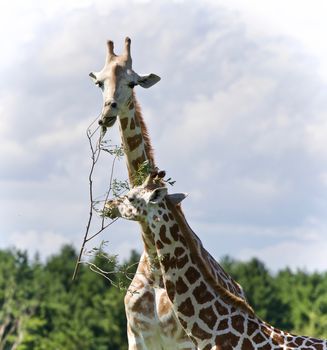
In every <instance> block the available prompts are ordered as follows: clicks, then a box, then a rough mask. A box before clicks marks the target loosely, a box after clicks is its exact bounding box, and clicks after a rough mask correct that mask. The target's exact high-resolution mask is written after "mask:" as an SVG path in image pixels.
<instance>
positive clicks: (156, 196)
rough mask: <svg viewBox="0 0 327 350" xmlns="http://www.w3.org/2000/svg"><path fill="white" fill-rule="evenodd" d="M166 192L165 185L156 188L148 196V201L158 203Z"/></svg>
mask: <svg viewBox="0 0 327 350" xmlns="http://www.w3.org/2000/svg"><path fill="white" fill-rule="evenodd" d="M167 193H168V190H167V188H166V187H159V188H156V189H155V190H153V191H152V192H151V194H150V197H149V199H148V203H151V204H158V203H160V202H161V201H162V200H163V199H164V198H165V196H166V195H167Z"/></svg>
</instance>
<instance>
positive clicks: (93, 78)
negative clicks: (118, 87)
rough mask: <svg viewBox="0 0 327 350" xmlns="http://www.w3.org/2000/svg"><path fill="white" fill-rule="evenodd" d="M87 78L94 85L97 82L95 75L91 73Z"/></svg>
mask: <svg viewBox="0 0 327 350" xmlns="http://www.w3.org/2000/svg"><path fill="white" fill-rule="evenodd" d="M89 77H90V78H91V79H92V81H93V82H94V83H95V82H96V81H97V77H96V75H95V73H94V72H91V73H90V74H89Z"/></svg>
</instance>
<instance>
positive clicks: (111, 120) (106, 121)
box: [98, 115, 117, 128]
mask: <svg viewBox="0 0 327 350" xmlns="http://www.w3.org/2000/svg"><path fill="white" fill-rule="evenodd" d="M116 119H117V116H116V115H115V116H113V117H105V118H102V119H100V120H99V121H98V123H99V125H100V126H104V127H106V128H110V127H112V126H113V125H114V124H115V121H116Z"/></svg>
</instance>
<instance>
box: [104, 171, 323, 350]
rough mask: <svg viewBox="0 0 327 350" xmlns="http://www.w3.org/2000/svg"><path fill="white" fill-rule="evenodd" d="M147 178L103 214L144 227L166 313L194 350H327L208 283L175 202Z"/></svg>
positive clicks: (200, 256) (177, 200) (175, 198)
mask: <svg viewBox="0 0 327 350" xmlns="http://www.w3.org/2000/svg"><path fill="white" fill-rule="evenodd" d="M184 198H185V194H173V195H170V194H168V191H167V188H165V187H161V186H160V184H156V183H155V182H154V181H152V179H151V176H149V177H148V179H147V180H146V181H145V183H144V184H143V185H141V186H138V187H135V188H133V189H132V190H131V191H129V192H128V194H127V195H125V196H123V197H119V198H115V199H113V200H110V201H108V202H107V203H106V209H107V210H108V212H107V213H108V215H109V216H111V217H122V218H125V219H128V220H139V221H143V222H146V223H147V224H148V226H149V227H150V229H151V233H152V235H153V240H154V242H155V246H156V250H157V254H158V259H159V263H160V268H161V271H162V276H163V282H164V287H165V289H166V292H167V295H168V297H169V300H170V302H171V304H172V308H173V310H174V312H175V314H176V316H177V318H178V321H179V322H180V324H181V325H182V327H183V328H184V330H185V333H186V334H187V335H188V336H189V337H190V339H192V341H193V343H194V344H195V346H196V349H201V350H232V349H239V350H282V349H283V350H290V349H294V350H295V349H298V350H308V349H311V350H327V340H322V339H315V338H310V337H307V336H297V335H292V334H290V333H288V332H285V331H282V330H279V329H277V328H274V327H273V326H271V325H269V324H268V323H266V322H264V321H262V320H261V319H260V318H259V317H257V316H256V315H255V313H254V311H253V309H252V308H251V307H250V306H249V305H248V303H247V302H246V301H245V300H244V299H242V298H241V297H239V296H237V295H235V294H233V293H231V292H230V291H229V290H228V289H226V288H225V287H224V286H223V285H220V284H219V283H217V280H215V279H214V278H212V274H210V267H209V266H207V264H206V263H205V260H203V256H205V254H209V253H207V252H206V250H205V249H204V248H203V247H202V245H201V244H200V241H199V240H197V239H196V237H197V236H196V235H195V233H194V232H193V231H192V229H191V228H190V226H189V225H188V223H187V221H186V219H185V216H184V215H183V214H182V212H181V210H180V208H179V205H178V204H179V203H180V202H181V201H182V200H183V199H184Z"/></svg>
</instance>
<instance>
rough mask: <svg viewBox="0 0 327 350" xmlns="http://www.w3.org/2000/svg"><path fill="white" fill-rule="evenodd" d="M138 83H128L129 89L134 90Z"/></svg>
mask: <svg viewBox="0 0 327 350" xmlns="http://www.w3.org/2000/svg"><path fill="white" fill-rule="evenodd" d="M136 85H137V83H134V81H131V82H130V83H128V87H130V88H131V89H133V88H134V86H136Z"/></svg>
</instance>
